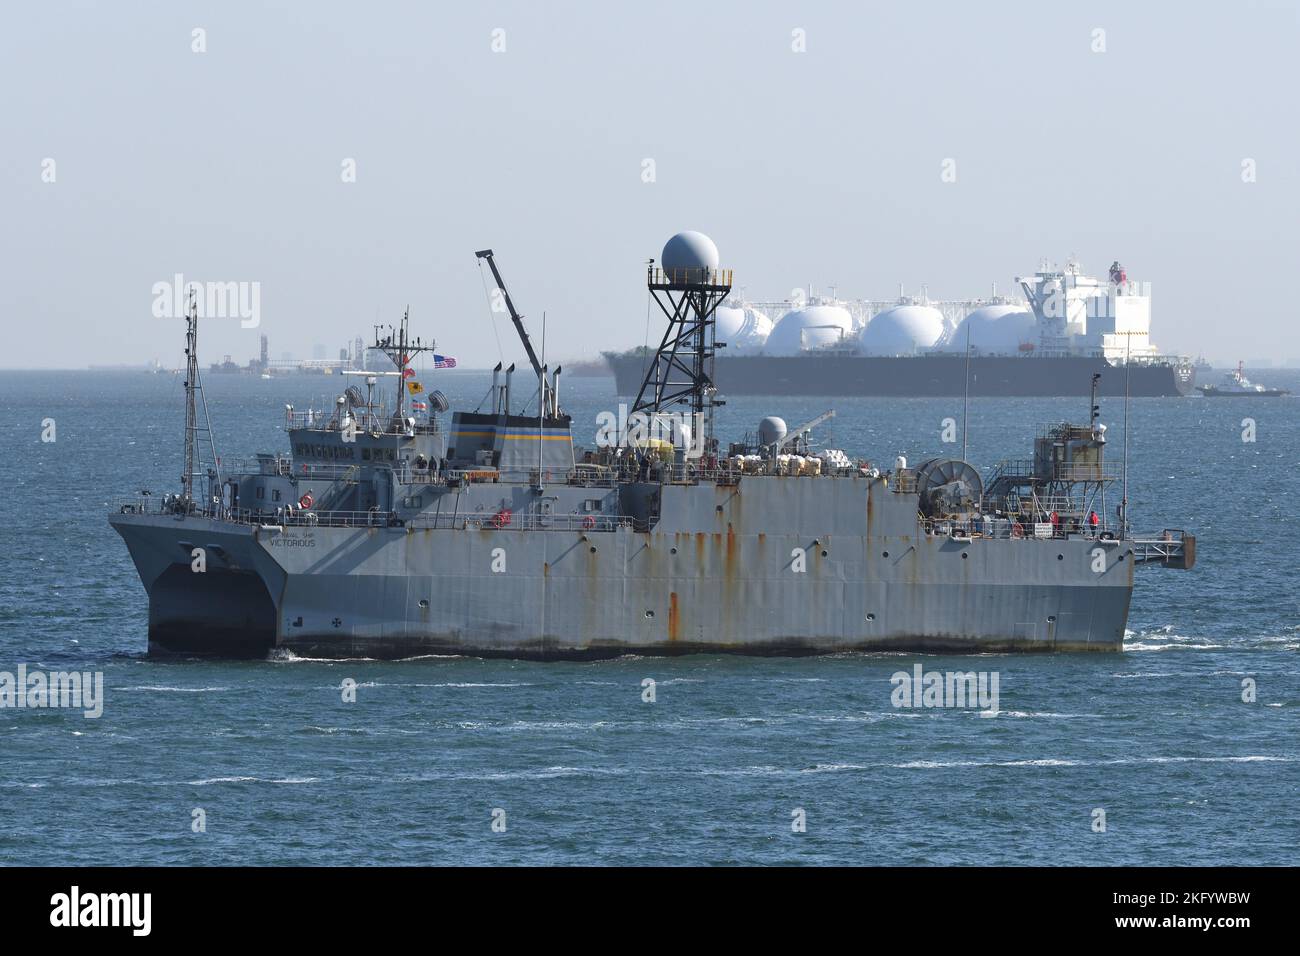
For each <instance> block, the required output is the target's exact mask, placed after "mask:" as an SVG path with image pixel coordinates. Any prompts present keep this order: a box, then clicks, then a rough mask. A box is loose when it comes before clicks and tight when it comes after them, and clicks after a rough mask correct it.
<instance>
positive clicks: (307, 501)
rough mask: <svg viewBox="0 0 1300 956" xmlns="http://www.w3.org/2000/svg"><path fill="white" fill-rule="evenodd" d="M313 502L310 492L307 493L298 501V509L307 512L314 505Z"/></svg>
mask: <svg viewBox="0 0 1300 956" xmlns="http://www.w3.org/2000/svg"><path fill="white" fill-rule="evenodd" d="M315 501H316V499H315V498H313V497H312V496H311V492H310V491H309V492H307V493H306V494H305V495H303V496H302V497H301V498H299V499H298V507H299V508H301V509H302V510H303V511H308V510H310V509H311V506H312V505H313V504H314V503H315Z"/></svg>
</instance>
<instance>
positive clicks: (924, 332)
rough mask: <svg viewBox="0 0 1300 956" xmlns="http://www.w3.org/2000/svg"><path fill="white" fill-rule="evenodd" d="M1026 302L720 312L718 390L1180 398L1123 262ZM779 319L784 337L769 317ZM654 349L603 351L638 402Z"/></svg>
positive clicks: (1182, 371) (1057, 276)
mask: <svg viewBox="0 0 1300 956" xmlns="http://www.w3.org/2000/svg"><path fill="white" fill-rule="evenodd" d="M1017 282H1018V283H1019V285H1020V287H1021V288H1022V290H1023V291H1024V295H1025V298H1024V300H1023V301H1021V300H1015V301H1013V300H1010V299H1006V298H1001V297H998V296H996V295H994V297H993V298H991V299H988V300H983V301H974V302H965V303H943V302H932V301H930V300H929V299H928V298H927V297H925V296H920V297H907V296H900V297H899V299H898V300H897V301H895V302H892V303H886V302H844V301H841V300H836V299H833V298H832V299H819V298H817V297H814V296H811V295H810V296H806V297H804V298H803V299H801V300H795V301H787V302H782V303H746V302H740V301H733V302H729V303H724V304H723V305H722V306H720V307H719V309H718V330H719V331H718V335H719V344H718V347H719V349H723V351H720V352H719V354H718V357H717V361H716V376H717V378H716V384H717V387H718V388H719V389H720V390H722V391H724V392H726V393H728V394H732V395H828V396H838V395H886V396H941V397H953V396H961V395H965V394H970V395H973V396H1040V397H1047V396H1079V397H1082V396H1084V395H1086V394H1087V393H1088V390H1089V388H1090V387H1091V382H1092V377H1093V375H1100V376H1101V378H1100V379H1099V380H1098V381H1099V386H1098V388H1099V393H1100V394H1102V395H1109V396H1122V395H1125V394H1128V395H1132V396H1136V397H1161V396H1169V397H1173V396H1183V395H1188V394H1190V393H1191V392H1192V391H1193V389H1194V388H1195V385H1196V369H1195V366H1194V364H1193V363H1192V361H1191V360H1190V359H1189V358H1188V357H1186V356H1170V355H1162V354H1161V353H1160V352H1159V351H1158V350H1157V349H1156V348H1155V346H1153V345H1152V344H1151V341H1150V326H1151V296H1150V293H1149V291H1148V290H1147V289H1146V288H1145V287H1144V286H1143V285H1141V284H1139V283H1136V282H1132V281H1130V280H1129V278H1128V275H1127V272H1126V270H1125V269H1124V267H1123V266H1122V265H1120V263H1119V262H1115V263H1114V264H1113V265H1112V266H1111V267H1110V270H1109V273H1108V275H1107V278H1106V279H1105V280H1100V279H1097V278H1095V277H1093V276H1089V275H1086V274H1085V273H1084V272H1083V269H1082V267H1081V266H1080V265H1079V263H1078V262H1077V261H1074V260H1070V261H1069V262H1067V263H1066V264H1065V266H1064V267H1062V268H1056V267H1053V266H1050V265H1047V264H1044V265H1043V266H1042V267H1041V268H1040V269H1039V271H1038V272H1036V273H1035V274H1034V275H1033V276H1032V277H1029V278H1022V279H1018V280H1017ZM773 314H779V315H780V319H779V321H777V322H776V323H775V324H774V323H773V322H772V321H771V319H770V318H768V316H769V315H773ZM653 354H654V349H653V348H651V347H648V346H646V347H642V348H639V349H633V350H630V351H627V352H617V353H616V352H606V353H604V358H605V361H606V363H607V364H608V365H609V367H610V369H611V370H612V371H613V373H614V377H615V379H616V384H617V388H618V394H620V395H632V394H635V393H636V391H637V389H638V388H639V386H640V383H641V380H642V378H643V377H644V375H645V371H646V368H647V366H648V364H649V361H650V359H651V358H652V356H653Z"/></svg>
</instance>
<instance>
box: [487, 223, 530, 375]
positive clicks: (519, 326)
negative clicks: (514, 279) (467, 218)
mask: <svg viewBox="0 0 1300 956" xmlns="http://www.w3.org/2000/svg"><path fill="white" fill-rule="evenodd" d="M474 255H476V256H478V257H479V258H480V259H486V260H487V264H488V268H489V269H491V270H492V278H493V280H494V281H495V282H496V284H497V288H498V289H500V290H501V295H502V297H503V298H504V299H505V300H506V310H507V311H508V312H509V313H510V321H511V322H513V323H514V324H515V331H516V332H518V333H519V340H520V341H521V342H523V343H524V351H525V352H527V353H528V361H530V362H532V363H533V372H534V374H536V375H539V376H540V375H541V374H542V363H541V362H539V361H538V360H537V353H536V352H534V351H533V343H532V341H531V340H530V339H529V338H528V331H527V330H526V329H525V328H524V317H523V316H522V315H520V314H519V312H518V311H517V310H516V309H515V303H514V302H513V300H511V298H510V293H509V292H507V291H506V283H505V280H504V279H502V278H501V272H500V271H499V270H498V269H497V264H496V260H495V259H493V258H492V250H491V249H480V250H479V251H478V252H476V253H474Z"/></svg>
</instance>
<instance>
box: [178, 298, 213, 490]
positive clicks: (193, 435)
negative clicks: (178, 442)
mask: <svg viewBox="0 0 1300 956" xmlns="http://www.w3.org/2000/svg"><path fill="white" fill-rule="evenodd" d="M199 401H202V402H203V425H202V426H201V427H200V425H199V415H198V402H199ZM199 432H204V433H205V434H206V435H207V440H208V451H209V453H210V454H211V456H212V477H213V478H215V479H216V486H217V487H218V488H219V487H221V459H220V458H218V457H217V446H216V442H215V440H214V439H213V437H212V416H211V415H209V414H208V400H207V397H206V396H205V395H204V394H203V380H202V378H201V377H200V375H199V305H198V301H197V299H196V298H195V292H194V289H193V288H191V289H190V302H189V308H188V309H187V310H186V314H185V470H184V472H183V473H182V474H181V498H182V499H183V500H184V501H185V502H186V503H187V505H188V504H192V503H193V502H194V476H195V474H196V470H195V469H196V467H199V466H201V464H202V462H201V458H200V456H199V452H198V434H199Z"/></svg>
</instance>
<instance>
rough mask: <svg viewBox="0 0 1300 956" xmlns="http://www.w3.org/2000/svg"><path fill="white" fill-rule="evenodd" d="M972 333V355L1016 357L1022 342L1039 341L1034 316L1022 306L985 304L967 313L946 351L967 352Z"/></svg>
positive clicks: (953, 332)
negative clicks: (1014, 355) (967, 338)
mask: <svg viewBox="0 0 1300 956" xmlns="http://www.w3.org/2000/svg"><path fill="white" fill-rule="evenodd" d="M968 331H969V334H970V347H971V351H972V352H984V353H986V354H990V355H993V354H997V355H1013V354H1015V353H1016V352H1018V351H1019V350H1020V346H1021V344H1022V343H1025V342H1029V343H1033V342H1035V341H1036V340H1037V337H1038V332H1037V329H1036V328H1035V323H1034V315H1033V313H1032V312H1029V311H1027V310H1026V309H1025V308H1024V307H1023V306H1018V305H985V306H981V307H980V308H978V309H975V310H974V311H973V312H971V313H970V314H968V315H967V316H966V318H964V319H962V320H961V322H960V323H958V325H957V328H955V329H954V330H953V331H952V334H951V335H949V336H948V339H947V342H946V343H945V346H944V347H945V348H946V349H947V350H948V351H950V352H964V351H966V335H967V332H968Z"/></svg>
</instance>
